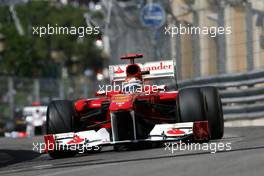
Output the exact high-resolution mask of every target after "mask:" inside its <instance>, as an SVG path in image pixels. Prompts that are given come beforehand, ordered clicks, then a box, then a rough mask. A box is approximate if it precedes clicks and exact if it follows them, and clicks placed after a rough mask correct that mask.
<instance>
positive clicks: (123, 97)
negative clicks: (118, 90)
mask: <svg viewBox="0 0 264 176" xmlns="http://www.w3.org/2000/svg"><path fill="white" fill-rule="evenodd" d="M133 103H134V100H133V96H132V95H130V94H118V95H113V96H112V97H111V103H110V106H109V110H110V111H118V110H127V111H130V110H132V109H133Z"/></svg>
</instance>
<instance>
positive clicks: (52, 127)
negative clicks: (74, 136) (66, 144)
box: [46, 100, 76, 159]
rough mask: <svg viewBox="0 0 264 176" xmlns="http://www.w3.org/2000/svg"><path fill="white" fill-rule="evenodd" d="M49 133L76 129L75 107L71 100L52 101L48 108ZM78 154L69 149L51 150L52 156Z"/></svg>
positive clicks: (61, 156) (63, 156)
mask: <svg viewBox="0 0 264 176" xmlns="http://www.w3.org/2000/svg"><path fill="white" fill-rule="evenodd" d="M46 123H47V124H46V126H47V134H57V133H67V132H73V131H74V109H73V104H72V102H71V101H68V100H57V101H52V102H51V103H50V104H49V106H48V110H47V122H46ZM75 154H76V152H74V151H69V150H54V151H49V155H50V156H51V157H52V158H56V159H57V158H65V157H72V156H74V155H75Z"/></svg>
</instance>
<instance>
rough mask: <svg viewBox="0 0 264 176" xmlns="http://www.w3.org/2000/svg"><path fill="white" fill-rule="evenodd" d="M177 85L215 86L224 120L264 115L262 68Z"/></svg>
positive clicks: (184, 81) (263, 75) (263, 73)
mask: <svg viewBox="0 0 264 176" xmlns="http://www.w3.org/2000/svg"><path fill="white" fill-rule="evenodd" d="M178 84H179V87H180V88H182V87H186V86H216V87H218V89H219V92H220V95H221V100H222V104H223V111H224V119H225V120H239V119H256V118H263V117H264V70H259V71H253V72H247V73H235V74H224V75H219V76H211V77H206V78H196V79H190V80H182V81H179V83H178Z"/></svg>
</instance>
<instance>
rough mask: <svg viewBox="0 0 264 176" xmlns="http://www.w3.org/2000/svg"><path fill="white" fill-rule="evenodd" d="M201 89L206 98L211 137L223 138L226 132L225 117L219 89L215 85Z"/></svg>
mask: <svg viewBox="0 0 264 176" xmlns="http://www.w3.org/2000/svg"><path fill="white" fill-rule="evenodd" d="M201 91H202V93H203V95H204V97H205V99H206V117H207V119H208V123H209V129H210V136H211V139H221V138H222V137H223V134H224V118H223V109H222V103H221V99H220V96H219V93H218V90H217V89H216V88H215V87H204V88H201Z"/></svg>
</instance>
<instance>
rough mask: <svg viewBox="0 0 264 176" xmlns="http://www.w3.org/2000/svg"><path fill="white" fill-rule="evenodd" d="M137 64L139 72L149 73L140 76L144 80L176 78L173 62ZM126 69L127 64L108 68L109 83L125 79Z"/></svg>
mask: <svg viewBox="0 0 264 176" xmlns="http://www.w3.org/2000/svg"><path fill="white" fill-rule="evenodd" d="M137 64H138V65H139V66H140V68H141V71H149V74H146V75H142V77H143V79H144V80H150V79H158V78H175V77H176V75H175V74H176V73H175V66H176V65H175V63H174V61H173V60H164V61H163V60H162V61H156V62H146V63H144V64H139V63H137ZM126 67H127V64H122V65H110V66H109V76H110V81H111V83H113V82H119V81H124V80H125V79H126Z"/></svg>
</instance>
